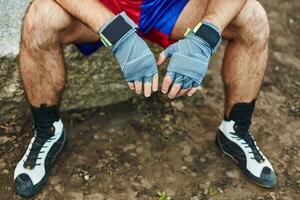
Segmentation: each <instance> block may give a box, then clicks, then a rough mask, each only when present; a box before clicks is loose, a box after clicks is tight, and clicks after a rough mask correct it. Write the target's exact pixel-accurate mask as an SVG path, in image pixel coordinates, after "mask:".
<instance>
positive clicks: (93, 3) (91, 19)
mask: <svg viewBox="0 0 300 200" xmlns="http://www.w3.org/2000/svg"><path fill="white" fill-rule="evenodd" d="M55 1H56V2H57V3H58V4H59V5H60V6H61V7H63V8H64V9H65V10H66V11H67V12H68V13H70V14H71V15H73V16H74V17H75V18H77V19H78V20H79V21H81V22H82V23H84V24H86V25H87V26H89V27H90V28H91V29H92V30H93V31H95V32H96V33H98V31H99V30H100V28H101V27H102V26H103V25H104V23H105V22H106V21H108V20H109V19H111V18H112V17H113V16H114V14H113V13H112V12H111V11H109V10H108V9H107V8H105V7H104V6H103V5H102V4H101V3H100V2H99V0H84V1H82V0H55ZM50 12H51V11H50Z"/></svg>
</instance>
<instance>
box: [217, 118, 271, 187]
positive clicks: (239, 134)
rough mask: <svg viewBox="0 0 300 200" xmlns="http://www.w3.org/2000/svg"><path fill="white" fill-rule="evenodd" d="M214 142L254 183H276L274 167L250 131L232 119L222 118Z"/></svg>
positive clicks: (263, 184) (266, 184) (267, 184)
mask: <svg viewBox="0 0 300 200" xmlns="http://www.w3.org/2000/svg"><path fill="white" fill-rule="evenodd" d="M216 143H217V146H218V147H219V148H220V149H221V150H222V151H223V152H224V153H225V154H226V155H228V156H229V157H230V158H232V159H233V160H234V161H235V162H236V163H237V164H238V166H239V167H240V168H241V169H242V171H243V172H245V174H246V175H247V177H249V178H250V179H251V180H252V181H253V182H254V183H256V184H258V185H260V186H262V187H267V188H271V187H274V186H275V185H276V183H277V178H276V174H275V172H274V169H273V168H272V165H271V163H270V162H269V161H268V159H267V158H266V157H265V156H264V154H263V153H262V152H261V151H260V149H259V148H258V146H257V144H256V141H255V139H254V137H253V136H252V134H251V133H250V131H245V129H243V128H241V127H240V126H239V125H238V124H237V123H235V122H234V121H233V120H229V121H226V120H223V122H222V123H221V125H220V127H219V130H218V133H217V137H216Z"/></svg>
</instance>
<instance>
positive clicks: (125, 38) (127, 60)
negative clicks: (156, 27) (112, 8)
mask: <svg viewBox="0 0 300 200" xmlns="http://www.w3.org/2000/svg"><path fill="white" fill-rule="evenodd" d="M120 17H121V18H120ZM117 20H119V21H120V20H121V21H122V23H123V24H121V25H124V20H125V22H126V23H127V24H126V26H127V27H125V28H128V27H129V28H128V31H127V30H126V31H127V32H126V33H125V34H124V35H121V38H119V39H118V40H117V41H116V42H115V43H114V44H109V42H107V37H103V36H107V35H108V34H110V33H106V31H107V30H108V29H109V28H111V27H109V26H110V25H112V24H113V23H114V22H116V21H117ZM128 25H129V26H128ZM112 26H113V25H112ZM114 26H115V27H112V29H113V31H112V34H110V35H109V36H110V38H113V37H114V36H115V35H116V34H115V33H114V32H116V31H115V30H116V29H118V28H119V27H120V26H118V25H117V26H116V25H114ZM107 28H108V29H107ZM136 28H137V25H136V24H135V23H134V22H133V21H132V20H131V19H130V18H129V17H128V16H127V15H126V14H125V12H122V13H120V14H119V15H117V16H115V17H114V18H113V19H111V20H110V21H109V22H107V23H106V24H105V25H104V26H103V27H102V28H101V30H100V32H99V33H100V36H101V40H102V42H103V43H104V44H106V46H108V47H109V49H110V50H111V52H112V53H113V54H114V55H115V56H116V58H117V60H118V62H119V64H120V67H121V70H122V71H123V73H124V76H125V79H126V80H127V81H144V82H151V81H152V77H153V75H155V74H156V73H157V66H156V61H155V58H154V55H153V53H152V52H151V50H150V49H149V47H148V46H147V44H146V43H145V42H144V40H143V39H142V38H141V37H140V36H138V34H137V33H136ZM122 31H124V30H122ZM115 38H116V37H115Z"/></svg>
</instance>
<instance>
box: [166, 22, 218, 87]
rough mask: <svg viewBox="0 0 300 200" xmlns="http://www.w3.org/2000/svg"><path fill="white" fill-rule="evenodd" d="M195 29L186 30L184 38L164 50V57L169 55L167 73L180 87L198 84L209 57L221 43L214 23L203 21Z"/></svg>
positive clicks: (205, 69) (204, 72) (203, 74)
mask: <svg viewBox="0 0 300 200" xmlns="http://www.w3.org/2000/svg"><path fill="white" fill-rule="evenodd" d="M195 29H198V30H195ZM195 29H194V30H193V31H192V30H188V31H189V32H187V34H186V36H185V38H184V39H181V40H179V41H178V42H176V43H175V44H173V45H170V46H169V47H168V48H166V49H165V51H164V54H165V56H166V57H171V60H170V63H169V66H168V69H167V71H168V72H167V75H168V76H170V77H171V79H172V81H173V84H174V83H175V84H180V85H181V88H182V89H188V88H191V87H198V86H200V84H201V82H202V80H203V78H204V76H205V74H206V71H207V67H208V64H209V61H210V58H211V56H212V55H213V53H214V52H215V51H216V50H217V48H218V46H219V45H220V43H221V33H220V31H219V29H218V28H217V27H216V26H215V25H213V24H211V23H208V22H203V23H202V24H201V26H200V28H199V27H196V28H195Z"/></svg>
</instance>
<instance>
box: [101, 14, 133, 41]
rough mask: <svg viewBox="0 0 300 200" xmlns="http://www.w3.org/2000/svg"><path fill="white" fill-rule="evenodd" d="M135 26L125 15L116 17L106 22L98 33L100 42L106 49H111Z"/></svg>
mask: <svg viewBox="0 0 300 200" xmlns="http://www.w3.org/2000/svg"><path fill="white" fill-rule="evenodd" d="M136 28H137V25H136V24H135V23H134V22H133V21H132V20H131V19H130V18H129V17H128V16H127V15H126V14H125V12H122V13H120V14H119V15H116V16H115V17H114V18H112V19H111V20H110V21H108V22H107V23H106V24H105V25H104V26H103V27H102V28H101V30H100V31H99V34H100V37H101V41H102V42H103V44H104V45H105V46H106V47H111V46H113V45H115V44H116V43H117V42H118V41H120V40H121V39H122V38H123V37H125V36H126V35H127V33H128V32H130V31H131V30H132V29H136Z"/></svg>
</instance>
